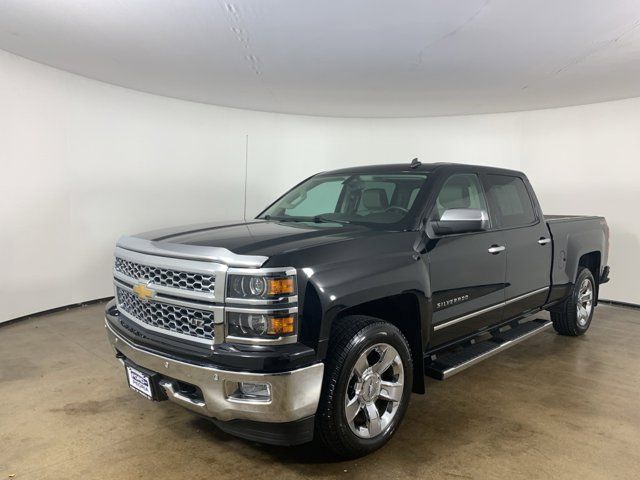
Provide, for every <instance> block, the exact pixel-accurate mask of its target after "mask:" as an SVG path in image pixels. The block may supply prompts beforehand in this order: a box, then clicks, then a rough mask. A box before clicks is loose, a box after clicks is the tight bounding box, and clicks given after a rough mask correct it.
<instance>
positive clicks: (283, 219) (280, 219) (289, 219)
mask: <svg viewBox="0 0 640 480" xmlns="http://www.w3.org/2000/svg"><path fill="white" fill-rule="evenodd" d="M260 219H261V220H273V221H276V222H306V221H307V220H300V219H299V218H294V217H273V216H271V215H265V216H264V217H261V218H260Z"/></svg>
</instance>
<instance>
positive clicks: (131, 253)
mask: <svg viewBox="0 0 640 480" xmlns="http://www.w3.org/2000/svg"><path fill="white" fill-rule="evenodd" d="M608 244H609V230H608V227H607V224H606V222H605V220H604V218H602V217H575V216H562V217H560V216H552V217H550V216H546V217H545V216H544V215H543V214H542V211H541V209H540V206H539V204H538V201H537V199H536V196H535V194H534V192H533V190H532V188H531V185H530V184H529V181H528V180H527V177H526V176H525V175H524V174H523V173H521V172H517V171H511V170H504V169H498V168H489V167H482V166H471V165H454V164H421V163H420V162H418V161H414V162H412V163H411V164H400V165H377V166H368V167H357V168H348V169H344V170H337V171H332V172H325V173H321V174H318V175H315V176H312V177H310V178H308V179H307V180H305V181H303V182H302V183H300V184H299V185H297V186H296V187H294V188H293V189H291V190H290V191H289V192H287V193H285V194H284V195H283V196H282V197H280V198H279V199H278V200H276V201H275V202H274V203H273V204H272V205H271V206H269V207H268V208H267V209H266V210H264V211H263V212H262V213H261V214H260V215H258V217H257V218H256V219H255V220H251V221H248V222H238V223H228V224H208V225H196V226H190V227H183V228H177V229H169V230H161V231H155V232H150V233H145V234H141V235H136V236H130V237H122V238H121V239H120V240H119V241H118V244H117V247H116V251H115V263H114V270H113V273H114V284H115V299H114V300H113V301H112V302H110V303H109V304H108V305H107V309H106V329H107V335H108V338H109V341H110V342H111V344H112V345H113V347H114V349H115V353H116V356H117V358H118V359H119V360H120V361H121V363H122V364H123V365H124V367H125V372H126V378H127V381H128V384H129V386H130V387H131V388H132V389H133V390H135V391H136V392H138V393H140V394H142V395H143V396H145V397H147V398H149V399H151V400H156V401H159V400H166V399H168V400H171V401H173V402H176V403H178V404H180V405H182V406H184V407H186V408H188V409H190V410H192V411H194V412H196V413H198V414H200V415H203V416H205V417H207V418H210V419H211V420H212V421H213V422H214V423H215V424H217V425H218V426H219V427H220V428H221V429H223V430H224V431H227V432H229V433H232V434H234V435H238V436H241V437H244V438H248V439H252V440H257V441H260V442H265V443H272V444H280V445H292V444H298V443H304V442H308V441H311V440H313V439H314V438H315V439H316V440H317V441H319V442H321V443H322V444H324V445H325V446H326V447H327V448H328V449H330V450H331V451H333V452H335V453H336V454H338V455H341V456H344V457H355V456H359V455H364V454H366V453H368V452H371V451H373V450H375V449H377V448H379V447H380V446H381V445H383V444H384V443H385V442H386V441H388V440H389V438H390V437H391V436H392V435H393V433H394V431H395V430H396V428H397V427H398V426H399V424H400V421H401V420H402V417H403V415H404V413H405V411H406V409H407V406H408V404H409V399H410V396H411V393H412V392H413V393H424V392H425V376H427V375H428V376H432V377H435V378H437V379H445V378H447V377H449V376H450V375H453V374H455V373H457V372H459V371H461V370H463V369H465V368H467V367H469V366H471V365H473V364H474V363H477V362H478V361H480V360H483V359H485V358H487V357H489V356H491V355H493V354H495V353H497V352H500V351H502V350H504V349H506V348H508V347H510V346H512V345H515V344H517V343H518V342H520V341H522V340H524V339H526V338H528V337H530V336H531V335H534V334H536V333H538V332H540V331H542V330H544V329H546V328H547V327H550V326H553V328H555V330H556V331H557V332H558V333H559V334H561V335H570V336H577V335H582V334H584V333H585V332H586V331H587V329H588V328H589V325H590V322H591V319H592V316H593V311H594V307H595V306H596V304H597V301H598V290H599V287H600V285H601V284H602V283H604V282H606V281H607V280H608V274H609V268H608V267H607V266H606V265H607V254H608ZM543 309H544V310H549V311H550V312H551V321H545V320H540V319H535V318H534V319H532V318H531V316H532V315H533V314H535V313H536V312H539V311H540V310H543Z"/></svg>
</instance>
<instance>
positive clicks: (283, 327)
mask: <svg viewBox="0 0 640 480" xmlns="http://www.w3.org/2000/svg"><path fill="white" fill-rule="evenodd" d="M270 320H271V321H270V322H269V331H268V332H267V333H268V334H269V335H288V334H291V333H294V332H295V329H296V320H295V318H294V317H292V316H289V317H273V318H271V319H270Z"/></svg>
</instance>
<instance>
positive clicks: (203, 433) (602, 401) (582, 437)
mask: <svg viewBox="0 0 640 480" xmlns="http://www.w3.org/2000/svg"><path fill="white" fill-rule="evenodd" d="M102 308H103V306H102V305H100V304H99V305H92V306H88V307H81V308H76V309H72V310H69V311H65V312H59V313H54V314H50V315H45V316H40V317H37V318H33V319H28V320H24V321H20V322H17V323H13V324H9V325H5V326H0V406H1V408H0V479H2V478H15V479H27V478H28V479H63V478H64V479H76V478H82V479H111V478H123V479H129V478H154V479H180V478H189V479H190V480H196V479H205V478H215V479H226V478H247V477H253V478H278V479H279V480H285V479H294V478H302V477H305V478H314V479H321V478H333V477H342V478H349V479H360V478H362V479H365V478H366V479H370V478H474V479H475V478H478V479H482V478H487V479H488V478H491V479H495V478H505V479H506V478H509V479H519V478H527V479H528V478H545V479H547V478H554V479H559V478H570V479H575V478H580V479H590V478H602V479H605V478H606V479H613V478H621V479H622V478H623V479H629V478H639V476H640V473H639V471H640V401H639V400H640V375H639V373H638V367H640V350H639V349H638V341H639V339H640V312H639V311H637V310H630V309H624V308H618V307H611V306H600V307H599V308H598V309H597V311H596V315H595V318H594V321H593V324H592V327H591V330H590V331H589V333H588V334H587V335H586V336H584V337H582V338H566V337H560V336H558V335H555V333H554V332H552V331H550V332H544V333H542V334H540V335H537V336H536V337H534V338H531V339H529V340H527V341H525V342H523V343H522V344H520V345H518V346H516V347H514V348H512V349H510V350H507V351H506V352H504V353H501V354H499V355H497V356H495V357H493V358H491V359H489V360H487V361H485V362H483V363H481V364H479V365H477V366H474V367H472V368H470V369H468V370H466V371H465V372H462V373H460V374H459V375H456V376H455V377H452V378H451V379H450V380H447V381H445V382H438V381H435V380H433V381H431V380H430V381H429V382H428V385H427V389H428V394H427V395H426V396H419V395H414V396H413V398H412V400H411V405H410V407H409V410H408V413H407V416H406V417H405V420H404V423H403V424H402V426H401V428H400V429H399V431H398V432H397V434H396V436H395V437H394V438H393V439H392V441H391V442H390V443H389V444H388V445H387V446H386V447H385V448H383V449H382V450H380V451H378V452H376V453H374V454H372V455H370V456H368V457H366V458H363V459H359V460H355V461H345V462H334V461H331V459H328V458H326V457H324V455H323V454H322V452H317V450H315V449H313V448H312V447H308V446H302V447H295V448H281V447H270V446H264V445H259V444H255V443H252V442H247V441H244V440H239V439H236V438H234V437H231V436H229V435H226V434H224V433H222V432H220V431H219V430H217V429H216V428H215V427H214V426H213V425H212V424H210V423H209V422H207V421H206V420H203V419H200V418H198V417H196V416H194V415H192V414H190V413H189V412H187V411H185V410H182V409H181V408H180V407H178V406H176V405H174V404H171V403H169V402H162V403H151V402H148V401H147V400H145V399H143V398H141V397H139V396H137V395H135V394H134V393H133V392H131V391H130V390H129V389H128V388H127V386H126V383H125V378H124V372H123V370H122V367H121V366H120V364H119V363H117V361H116V360H115V358H114V357H113V355H112V353H111V350H110V348H109V346H108V345H107V341H106V338H105V333H104V327H103V320H102ZM11 475H15V476H14V477H11ZM380 476H382V477H380Z"/></svg>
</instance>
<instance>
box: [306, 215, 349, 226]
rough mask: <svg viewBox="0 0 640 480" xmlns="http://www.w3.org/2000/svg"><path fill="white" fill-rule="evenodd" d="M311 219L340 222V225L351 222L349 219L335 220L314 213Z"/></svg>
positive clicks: (323, 221) (318, 221)
mask: <svg viewBox="0 0 640 480" xmlns="http://www.w3.org/2000/svg"><path fill="white" fill-rule="evenodd" d="M313 221H314V222H315V223H340V224H342V225H346V224H348V223H351V222H350V221H349V220H335V219H333V218H327V217H325V216H324V215H316V216H315V217H313Z"/></svg>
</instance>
